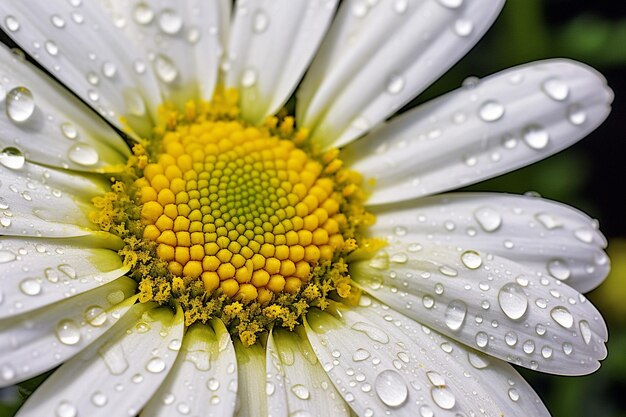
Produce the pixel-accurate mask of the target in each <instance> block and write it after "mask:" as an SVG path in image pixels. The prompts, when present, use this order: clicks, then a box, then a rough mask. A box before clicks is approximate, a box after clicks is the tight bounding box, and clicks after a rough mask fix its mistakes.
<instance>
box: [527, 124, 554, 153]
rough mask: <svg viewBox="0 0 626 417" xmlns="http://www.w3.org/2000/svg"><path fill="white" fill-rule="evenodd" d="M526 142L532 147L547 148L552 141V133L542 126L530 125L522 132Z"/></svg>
mask: <svg viewBox="0 0 626 417" xmlns="http://www.w3.org/2000/svg"><path fill="white" fill-rule="evenodd" d="M522 137H523V138H524V142H526V144H527V145H528V146H529V147H531V148H532V149H536V150H541V149H545V147H546V146H548V143H549V142H550V135H549V134H548V132H547V131H546V130H545V129H543V128H542V127H541V126H538V125H532V126H528V127H527V128H525V129H524V131H523V132H522Z"/></svg>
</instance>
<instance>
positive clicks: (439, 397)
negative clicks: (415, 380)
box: [430, 386, 456, 410]
mask: <svg viewBox="0 0 626 417" xmlns="http://www.w3.org/2000/svg"><path fill="white" fill-rule="evenodd" d="M430 395H431V396H432V398H433V401H434V402H435V404H437V405H438V406H439V407H440V408H442V409H444V410H450V409H452V408H453V407H454V405H455V404H456V398H455V397H454V394H453V393H452V391H451V390H450V388H448V387H447V386H441V387H432V388H431V390H430Z"/></svg>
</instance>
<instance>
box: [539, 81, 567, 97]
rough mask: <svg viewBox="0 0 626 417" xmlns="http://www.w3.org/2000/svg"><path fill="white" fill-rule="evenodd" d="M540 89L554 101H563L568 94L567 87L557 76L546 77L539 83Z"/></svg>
mask: <svg viewBox="0 0 626 417" xmlns="http://www.w3.org/2000/svg"><path fill="white" fill-rule="evenodd" d="M541 89H542V90H543V92H544V93H546V95H547V96H548V97H550V98H551V99H553V100H556V101H563V100H565V99H566V98H567V96H568V95H569V87H568V86H567V84H565V82H564V81H563V80H561V79H559V78H548V79H547V80H545V81H544V82H543V83H542V84H541Z"/></svg>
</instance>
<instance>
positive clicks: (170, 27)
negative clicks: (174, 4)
mask: <svg viewBox="0 0 626 417" xmlns="http://www.w3.org/2000/svg"><path fill="white" fill-rule="evenodd" d="M158 24H159V29H161V30H162V31H163V32H164V33H167V34H168V35H175V34H177V33H178V32H180V30H181V29H182V28H183V19H182V18H181V17H180V15H179V14H178V13H177V12H176V11H175V10H173V9H164V10H163V11H162V12H161V13H159V19H158Z"/></svg>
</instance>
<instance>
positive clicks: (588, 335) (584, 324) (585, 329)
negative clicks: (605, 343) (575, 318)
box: [578, 320, 591, 345]
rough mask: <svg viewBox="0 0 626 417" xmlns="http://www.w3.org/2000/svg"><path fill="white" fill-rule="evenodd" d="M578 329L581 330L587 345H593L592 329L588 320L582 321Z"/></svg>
mask: <svg viewBox="0 0 626 417" xmlns="http://www.w3.org/2000/svg"><path fill="white" fill-rule="evenodd" d="M578 327H579V328H580V335H581V336H582V338H583V340H584V342H585V344H587V345H588V344H589V343H591V328H590V327H589V323H587V320H581V321H580V323H578Z"/></svg>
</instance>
